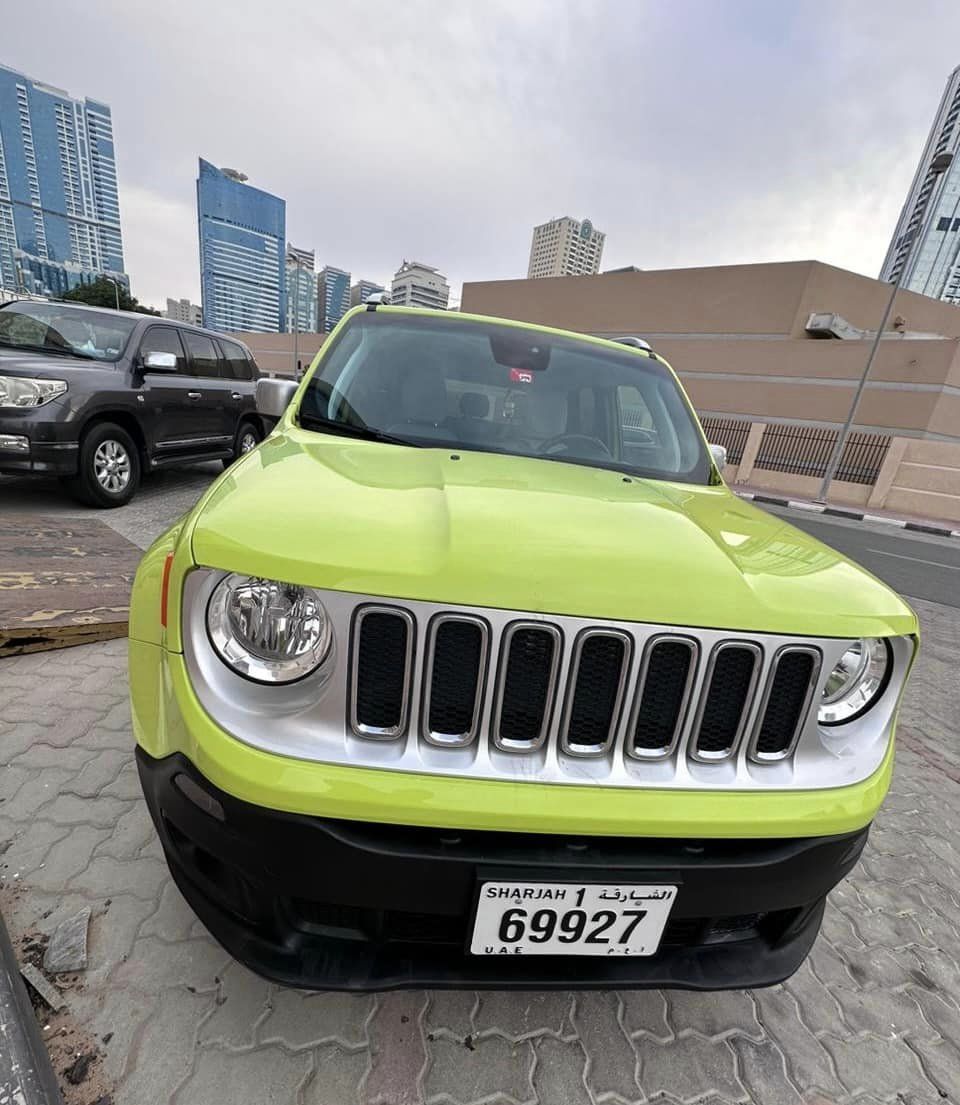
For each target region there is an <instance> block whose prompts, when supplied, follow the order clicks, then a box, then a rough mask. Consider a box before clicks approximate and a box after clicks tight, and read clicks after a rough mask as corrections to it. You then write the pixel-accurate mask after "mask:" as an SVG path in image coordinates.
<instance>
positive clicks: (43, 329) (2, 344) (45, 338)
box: [0, 302, 137, 361]
mask: <svg viewBox="0 0 960 1105" xmlns="http://www.w3.org/2000/svg"><path fill="white" fill-rule="evenodd" d="M136 324H137V320H136V319H135V318H134V319H130V320H129V321H128V320H127V319H125V318H123V317H122V316H120V315H111V314H107V312H105V311H90V310H86V309H78V308H76V307H69V306H67V304H65V303H27V302H20V303H10V304H8V305H7V306H6V307H4V308H3V310H2V311H0V348H7V347H10V346H12V347H14V348H16V349H23V350H27V351H30V352H34V353H37V352H43V353H53V354H57V353H59V354H62V355H67V356H71V357H80V358H84V359H92V360H97V361H116V360H119V358H120V357H121V355H122V354H123V350H124V348H125V347H126V344H127V341H128V339H129V338H130V335H131V334H132V333H133V328H134V326H136Z"/></svg>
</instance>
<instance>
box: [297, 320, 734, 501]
mask: <svg viewBox="0 0 960 1105" xmlns="http://www.w3.org/2000/svg"><path fill="white" fill-rule="evenodd" d="M299 418H300V424H301V425H302V426H303V427H305V428H307V429H317V430H321V431H325V432H334V433H336V432H342V433H345V434H350V435H352V436H370V437H374V438H378V439H379V440H391V441H394V442H400V443H404V444H411V445H420V446H446V447H451V448H456V449H461V450H481V451H486V452H497V453H510V454H513V455H516V456H533V457H542V458H544V459H549V460H560V461H567V462H570V463H575V464H585V465H590V466H591V467H597V468H611V469H615V470H617V471H623V472H629V473H633V474H636V475H640V476H647V477H652V478H655V479H665V480H678V481H681V482H685V483H699V484H706V483H708V482H709V480H710V477H711V471H712V469H711V465H710V460H709V457H708V455H707V452H706V448H705V446H704V444H703V438H702V436H701V434H700V432H699V429H698V427H697V425H696V422H695V420H694V416H693V414H692V413H691V411H690V408H689V407H688V405H687V403H686V401H685V399H684V397H683V394H682V393H681V391H680V388H679V387H678V386H677V383H676V381H675V380H674V378H673V376H672V375H671V373H670V372H669V371H668V370H667V369H666V367H665V366H664V365H662V364H660V363H658V362H657V361H656V360H655V359H652V358H650V357H647V356H645V355H643V354H641V353H639V352H634V351H631V350H628V349H626V348H624V350H623V352H620V351H618V350H615V349H610V348H606V347H604V346H601V345H595V344H593V343H590V342H584V341H578V340H577V339H576V338H565V337H561V336H558V335H552V334H546V333H543V332H541V331H538V330H534V329H529V328H526V327H512V326H502V325H497V324H495V323H483V322H463V321H459V320H458V321H454V320H452V319H449V320H448V319H441V318H437V317H435V316H432V315H423V316H420V317H418V316H416V315H412V314H392V313H390V312H389V311H382V310H381V311H377V312H364V313H363V314H360V315H357V316H355V317H354V318H353V319H352V320H351V321H350V322H349V323H348V324H347V326H346V328H345V329H344V330H342V331H341V334H340V336H339V338H338V339H337V340H336V341H335V343H334V345H333V346H332V347H331V349H330V350H329V351H328V352H326V353H325V354H324V356H323V359H322V360H321V362H320V364H319V366H318V368H317V371H316V372H315V374H314V375H313V376H312V377H311V379H310V381H309V383H308V385H307V388H306V390H305V392H304V396H303V400H302V402H301V405H300V410H299Z"/></svg>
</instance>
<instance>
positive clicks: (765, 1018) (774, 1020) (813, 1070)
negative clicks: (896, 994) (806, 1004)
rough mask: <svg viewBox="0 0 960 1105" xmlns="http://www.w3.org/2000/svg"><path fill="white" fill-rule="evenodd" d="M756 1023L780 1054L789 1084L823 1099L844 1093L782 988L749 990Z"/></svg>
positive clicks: (824, 1053)
mask: <svg viewBox="0 0 960 1105" xmlns="http://www.w3.org/2000/svg"><path fill="white" fill-rule="evenodd" d="M753 994H754V997H755V998H756V1000H757V1010H758V1015H759V1019H760V1024H761V1025H762V1026H763V1030H764V1032H765V1033H766V1035H767V1036H769V1037H771V1038H772V1039H774V1040H776V1041H777V1043H778V1045H779V1047H780V1050H781V1051H782V1052H783V1054H784V1056H785V1058H786V1063H787V1072H788V1074H789V1075H790V1079H791V1081H792V1082H793V1083H794V1084H795V1085H797V1086H800V1087H802V1089H803V1090H804V1091H805V1092H806V1091H814V1090H819V1091H820V1092H821V1093H822V1094H823V1096H824V1097H827V1098H834V1099H836V1098H838V1097H841V1096H842V1095H843V1093H844V1089H843V1086H842V1085H841V1084H840V1082H839V1081H838V1079H837V1076H836V1073H835V1071H834V1067H833V1062H832V1060H831V1058H830V1054H829V1052H827V1051H826V1050H825V1049H824V1048H823V1046H822V1045H821V1044H820V1042H819V1041H818V1040H817V1039H816V1038H815V1037H814V1036H813V1035H812V1034H811V1033H810V1031H809V1030H808V1029H807V1027H806V1025H805V1024H804V1023H803V1022H802V1021H801V1020H800V1009H799V1007H798V1006H797V1002H796V1000H795V998H794V997H793V995H792V994H790V993H788V992H787V991H786V990H785V989H784V988H783V987H782V986H777V987H772V988H771V989H767V990H755V991H753Z"/></svg>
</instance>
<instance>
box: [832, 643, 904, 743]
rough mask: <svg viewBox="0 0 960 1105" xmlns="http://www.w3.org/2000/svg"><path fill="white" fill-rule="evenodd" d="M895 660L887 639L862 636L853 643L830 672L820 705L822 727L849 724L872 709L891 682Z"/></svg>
mask: <svg viewBox="0 0 960 1105" xmlns="http://www.w3.org/2000/svg"><path fill="white" fill-rule="evenodd" d="M893 660H894V658H893V650H892V649H891V647H890V642H889V641H887V640H886V638H883V637H861V638H859V639H857V640H856V641H852V642H851V643H850V645H849V647H848V648H847V649H846V651H845V652H844V653H843V655H842V656H841V657H840V659H839V660H838V661H837V663H836V664H835V665H834V667H833V668H832V670H831V671H829V672H828V673H827V678H826V680H825V682H824V685H823V691H822V692H821V695H820V701H819V703H818V705H817V720H818V722H819V723H820V725H823V726H826V727H827V728H830V729H833V728H836V727H837V726H840V725H848V724H849V723H850V722H852V721H856V720H857V718H860V717H862V716H863V715H864V714H865V713H867V712H868V711H869V710H870V709H872V708H873V706H875V705H876V704H877V703H878V702H879V701H880V699H881V698H882V697H883V694H884V691H886V689H887V686H888V685H889V683H890V677H891V674H892V672H893V667H894V662H893ZM834 679H835V685H834V686H833V688H832V689H831V680H834Z"/></svg>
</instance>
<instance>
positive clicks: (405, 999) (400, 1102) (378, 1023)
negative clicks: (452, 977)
mask: <svg viewBox="0 0 960 1105" xmlns="http://www.w3.org/2000/svg"><path fill="white" fill-rule="evenodd" d="M426 1003H427V998H426V995H425V994H422V993H419V992H410V993H388V994H382V995H381V996H380V997H379V998H378V999H377V1006H376V1011H375V1012H374V1015H373V1017H372V1018H371V1020H370V1024H369V1032H370V1068H369V1070H368V1072H367V1077H366V1080H365V1081H364V1084H363V1090H362V1096H361V1100H362V1101H363V1105H421V1102H422V1100H423V1095H422V1093H421V1091H420V1078H421V1075H422V1074H423V1071H424V1068H425V1066H426V1063H427V1052H426V1048H425V1045H424V1038H423V1035H422V1027H421V1024H420V1019H421V1017H422V1015H423V1013H424V1010H425V1008H426Z"/></svg>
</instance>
